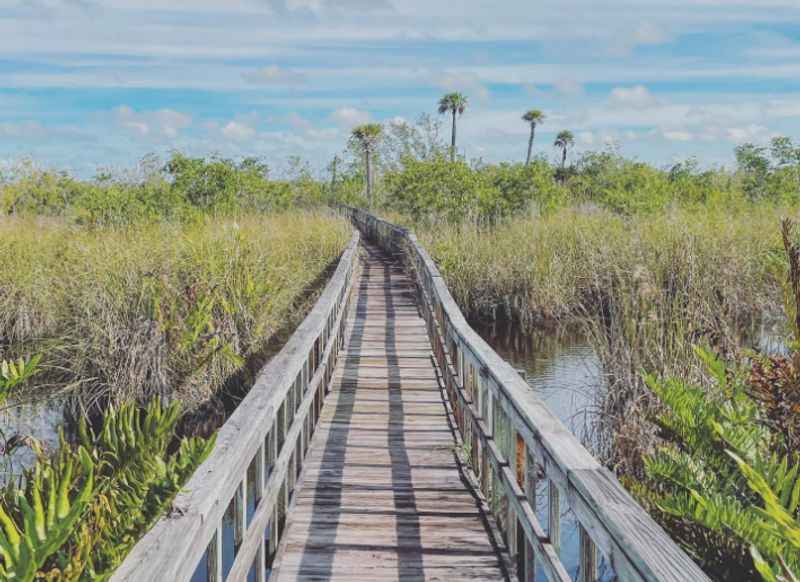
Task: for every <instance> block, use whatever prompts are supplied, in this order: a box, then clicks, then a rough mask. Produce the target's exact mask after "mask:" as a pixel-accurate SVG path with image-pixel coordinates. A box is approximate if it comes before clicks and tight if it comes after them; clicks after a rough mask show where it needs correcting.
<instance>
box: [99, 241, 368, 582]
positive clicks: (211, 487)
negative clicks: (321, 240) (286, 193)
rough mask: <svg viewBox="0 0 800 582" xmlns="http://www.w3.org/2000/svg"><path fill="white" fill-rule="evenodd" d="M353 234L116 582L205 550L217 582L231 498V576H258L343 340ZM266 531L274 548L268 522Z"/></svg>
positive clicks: (183, 577) (159, 576)
mask: <svg viewBox="0 0 800 582" xmlns="http://www.w3.org/2000/svg"><path fill="white" fill-rule="evenodd" d="M359 240H360V235H359V233H358V232H357V231H354V232H353V236H352V238H351V240H350V243H349V245H348V246H347V248H346V249H345V251H344V253H343V254H342V256H341V259H340V260H339V265H338V267H337V269H336V271H335V273H334V275H333V276H332V277H331V279H330V280H329V281H328V283H327V285H326V286H325V288H324V290H323V292H322V294H321V295H320V297H319V299H318V301H317V302H316V304H315V306H314V307H313V308H312V310H311V312H310V313H309V314H308V316H307V317H306V318H305V319H304V320H303V322H302V323H301V324H300V325H299V326H298V328H297V330H296V331H295V332H294V334H293V335H292V336H291V338H290V339H289V340H288V342H287V343H286V345H285V346H284V347H283V349H282V350H281V351H280V352H279V353H278V354H277V355H275V356H274V357H273V358H272V359H271V360H270V361H269V363H267V364H266V365H265V366H264V367H263V368H262V370H261V371H260V372H259V374H258V377H257V379H256V381H255V384H254V385H253V387H252V389H251V390H250V391H249V392H248V394H247V396H246V397H245V398H244V399H243V400H242V402H241V403H240V404H239V406H238V407H237V408H236V410H235V411H234V412H233V414H232V415H231V416H230V418H229V419H228V420H227V422H225V424H224V425H223V427H222V428H221V429H220V430H219V433H218V434H217V441H216V446H215V447H214V450H213V451H212V453H211V454H210V456H209V458H208V459H207V460H206V461H205V462H204V463H203V464H202V465H200V467H199V468H198V469H197V470H196V471H195V473H194V475H193V476H192V477H191V478H190V480H189V482H188V483H187V484H186V485H185V486H184V489H183V492H181V493H179V494H178V495H177V497H176V498H175V500H174V502H173V504H172V506H173V510H172V512H171V514H170V515H168V516H165V517H163V518H162V519H161V520H159V521H158V522H157V523H156V524H155V526H154V527H153V528H152V529H151V530H150V531H149V532H148V533H147V534H145V536H144V537H143V538H142V539H141V540H140V541H139V542H138V543H137V544H136V546H135V547H134V548H133V550H132V551H131V553H130V554H129V555H128V556H127V558H126V559H125V561H124V562H123V563H122V565H121V566H120V567H119V569H118V570H117V571H116V572H115V574H114V576H113V578H112V581H113V582H157V581H158V582H162V581H164V580H169V581H171V582H172V581H175V582H179V581H187V580H189V579H190V578H191V577H192V575H193V573H194V571H195V569H196V568H197V567H198V565H200V564H201V562H202V559H203V555H204V554H206V556H207V561H208V562H209V571H208V579H209V581H217V582H221V580H222V578H224V576H222V575H221V574H222V571H221V562H222V560H221V556H220V554H221V553H222V535H221V533H222V526H221V523H222V520H223V517H224V515H225V512H226V510H227V508H228V506H229V504H230V503H232V502H235V504H236V518H235V529H236V536H237V540H236V541H237V544H238V545H237V551H236V559H235V561H234V564H233V566H232V569H231V571H230V574H229V578H228V579H230V580H245V579H246V578H247V574H248V572H249V571H250V568H251V566H252V565H255V566H257V570H256V573H257V578H256V579H257V580H259V581H260V580H264V563H265V560H267V559H268V557H266V556H264V533H265V531H266V530H267V528H269V527H273V528H275V525H276V522H280V520H281V513H280V512H281V511H283V512H284V513H283V515H285V511H286V504H287V503H288V497H289V496H290V495H291V490H292V489H293V488H294V478H296V472H299V468H300V466H301V465H302V458H303V456H304V454H305V452H306V450H307V447H308V441H309V439H310V433H311V432H313V429H314V426H315V425H316V421H317V420H318V418H319V410H320V409H321V404H322V402H321V400H322V398H324V393H325V391H326V390H327V389H328V383H329V382H330V379H331V375H332V371H333V366H334V365H335V361H336V356H337V354H338V351H339V348H340V347H341V345H342V338H343V334H344V322H345V319H344V316H345V312H346V311H347V306H348V305H349V300H350V290H351V287H352V281H353V275H354V269H355V267H356V260H355V257H356V253H357V248H358V243H359ZM309 417H311V418H310V421H313V422H310V421H309ZM277 440H283V443H282V444H284V445H285V446H283V447H282V446H281V444H280V443H278V444H277V445H276V441H277ZM295 442H297V443H298V445H297V447H296V446H295ZM270 443H271V444H270ZM265 462H266V463H272V465H273V467H274V470H272V471H271V472H270V470H269V468H268V467H265ZM251 463H256V467H257V469H256V471H257V477H256V483H257V487H256V500H257V504H255V505H256V507H255V509H254V513H253V515H251V516H245V514H246V513H247V510H246V506H247V503H246V494H247V493H246V491H247V485H246V480H247V472H248V469H249V468H250V466H251ZM268 472H270V473H271V474H267V473H268ZM276 502H277V505H278V509H276V508H275V506H276ZM276 512H277V513H276ZM248 517H249V519H248ZM281 527H282V525H280V524H279V525H278V528H281ZM270 536H271V537H270V540H269V541H270V544H271V546H274V540H275V537H276V536H275V531H274V530H273V531H272V532H270Z"/></svg>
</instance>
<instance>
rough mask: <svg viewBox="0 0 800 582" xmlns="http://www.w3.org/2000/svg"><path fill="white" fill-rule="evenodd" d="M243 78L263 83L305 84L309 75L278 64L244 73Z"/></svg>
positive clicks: (255, 82)
mask: <svg viewBox="0 0 800 582" xmlns="http://www.w3.org/2000/svg"><path fill="white" fill-rule="evenodd" d="M242 78H243V79H244V80H245V81H247V82H249V83H254V84H261V85H290V86H291V85H303V84H304V83H306V81H307V80H308V79H307V77H306V76H305V75H304V74H303V73H300V72H298V71H295V70H291V69H284V68H281V67H279V66H277V65H269V66H266V67H261V68H260V69H257V70H255V71H247V72H245V73H242Z"/></svg>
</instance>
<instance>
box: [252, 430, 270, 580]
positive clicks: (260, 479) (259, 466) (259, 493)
mask: <svg viewBox="0 0 800 582" xmlns="http://www.w3.org/2000/svg"><path fill="white" fill-rule="evenodd" d="M265 453H266V450H265V448H264V445H261V446H260V447H259V448H258V453H256V482H255V491H256V508H258V505H259V503H261V499H262V498H263V496H264V488H265V487H266V486H267V474H266V470H265V469H266V468H265V467H264V455H265ZM267 527H269V525H267ZM266 568H267V557H266V552H265V548H264V544H263V543H261V544H259V546H258V551H257V552H256V582H266V576H265V570H266Z"/></svg>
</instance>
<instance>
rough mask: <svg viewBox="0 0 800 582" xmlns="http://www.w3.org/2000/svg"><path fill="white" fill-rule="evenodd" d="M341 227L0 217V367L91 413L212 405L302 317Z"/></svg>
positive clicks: (296, 215) (314, 219) (343, 235)
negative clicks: (91, 223)
mask: <svg viewBox="0 0 800 582" xmlns="http://www.w3.org/2000/svg"><path fill="white" fill-rule="evenodd" d="M349 236H350V234H349V230H348V228H347V227H346V226H345V225H344V224H343V223H340V222H338V221H334V220H332V219H331V218H328V217H324V216H322V215H319V214H313V213H309V212H291V213H281V214H276V215H268V216H254V217H241V218H239V219H236V220H233V219H228V218H207V219H204V220H201V221H192V222H189V223H157V224H150V223H148V224H139V225H135V226H129V227H125V228H112V229H84V228H74V227H71V226H69V225H67V224H65V223H63V222H59V221H56V222H48V221H42V220H40V219H39V220H37V219H26V218H7V219H0V255H2V256H3V269H4V270H8V272H10V273H14V274H15V275H14V276H13V277H10V278H6V279H3V280H0V358H6V359H9V358H16V357H19V356H23V355H26V354H35V353H40V354H42V355H43V359H42V364H41V366H42V371H41V373H40V374H39V375H38V376H37V385H38V386H40V387H46V386H51V387H53V388H57V389H58V390H59V391H62V392H63V391H71V392H73V393H75V394H77V395H79V396H80V397H81V401H82V402H83V404H84V408H91V407H92V406H93V405H94V403H95V402H99V403H101V404H103V405H104V404H105V403H107V402H108V401H115V402H124V401H129V400H137V401H140V402H144V401H146V400H147V399H148V398H149V397H152V396H155V395H162V396H170V397H177V398H179V399H180V400H181V401H183V402H185V403H190V404H198V403H201V402H204V401H206V400H208V399H209V398H210V397H211V396H212V395H214V394H215V393H216V391H217V390H218V388H219V387H220V385H221V383H222V382H223V381H224V380H225V379H226V378H227V377H228V376H230V375H231V374H232V373H233V372H235V371H236V370H237V369H238V368H240V367H241V366H242V364H243V362H244V360H245V359H247V358H249V357H251V356H253V355H255V354H257V353H258V352H259V350H261V349H262V348H264V346H265V345H266V343H267V342H268V341H269V340H270V338H272V337H273V335H274V334H275V333H276V332H277V331H279V330H281V329H285V328H286V326H287V321H288V322H291V321H292V320H296V319H297V317H298V316H299V315H301V314H302V313H303V312H304V308H305V303H304V300H305V295H306V293H307V291H308V290H309V289H311V288H313V287H314V286H315V285H317V284H318V283H319V281H320V280H321V278H322V277H324V275H325V273H326V271H327V269H328V268H329V267H331V265H332V264H333V263H334V262H335V261H336V259H337V258H338V256H339V254H340V253H341V251H342V249H343V248H344V245H345V244H346V242H347V240H349Z"/></svg>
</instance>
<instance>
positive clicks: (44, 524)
mask: <svg viewBox="0 0 800 582" xmlns="http://www.w3.org/2000/svg"><path fill="white" fill-rule="evenodd" d="M76 457H77V458H76ZM76 461H77V463H76ZM76 464H77V466H78V471H77V473H76V471H75V469H76ZM94 474H95V465H94V462H93V461H92V459H91V457H90V455H89V453H88V452H87V451H86V449H84V448H83V447H79V448H78V452H77V454H64V453H63V452H62V454H59V455H57V456H56V457H55V458H53V459H49V460H45V461H42V462H39V463H37V465H36V467H35V469H34V470H33V475H32V479H31V481H30V483H29V486H28V488H27V491H21V490H18V491H14V499H13V500H12V503H11V504H10V507H8V509H4V507H3V505H4V503H2V502H0V524H2V526H3V531H2V532H0V557H2V558H3V561H2V563H0V577H2V579H3V580H14V581H15V582H16V581H20V582H28V581H30V580H33V579H34V578H35V576H36V573H37V572H38V570H39V569H40V568H41V567H42V566H43V565H44V564H45V562H46V561H47V560H48V558H50V556H51V555H53V554H54V553H55V552H56V551H58V549H59V548H60V547H61V546H62V545H63V544H64V543H65V542H66V541H67V539H68V538H69V536H70V535H71V534H72V533H73V532H74V530H75V526H76V524H77V523H78V522H79V520H80V519H81V517H82V516H83V514H84V512H85V511H86V508H87V507H88V504H89V502H90V499H91V496H92V493H93V490H94ZM77 481H80V482H82V485H81V487H80V489H79V490H78V491H77V493H73V491H72V490H73V488H74V485H75V483H76V482H77Z"/></svg>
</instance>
